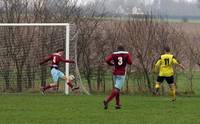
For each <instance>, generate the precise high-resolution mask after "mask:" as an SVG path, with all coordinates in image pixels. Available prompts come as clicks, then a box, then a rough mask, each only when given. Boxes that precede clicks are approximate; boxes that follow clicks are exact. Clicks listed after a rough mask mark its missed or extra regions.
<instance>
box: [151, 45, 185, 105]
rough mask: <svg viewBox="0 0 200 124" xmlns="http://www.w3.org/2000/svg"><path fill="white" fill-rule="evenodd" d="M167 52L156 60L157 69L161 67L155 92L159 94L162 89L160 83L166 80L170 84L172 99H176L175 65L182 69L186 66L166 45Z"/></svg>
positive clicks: (165, 50)
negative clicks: (178, 60)
mask: <svg viewBox="0 0 200 124" xmlns="http://www.w3.org/2000/svg"><path fill="white" fill-rule="evenodd" d="M164 52H165V54H163V55H161V57H160V59H159V60H158V61H157V62H156V65H155V70H156V71H157V70H158V69H159V75H158V78H157V82H156V84H155V91H156V92H155V93H156V94H158V91H159V89H160V84H161V83H162V82H163V81H164V80H166V81H167V83H168V84H169V88H170V94H172V101H175V100H176V87H175V84H174V70H173V65H178V66H179V67H181V68H182V69H184V66H183V65H182V64H180V63H179V62H177V60H176V59H175V57H174V56H173V55H172V54H171V53H170V48H169V47H168V46H166V47H165V48H164Z"/></svg>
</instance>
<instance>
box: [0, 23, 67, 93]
mask: <svg viewBox="0 0 200 124" xmlns="http://www.w3.org/2000/svg"><path fill="white" fill-rule="evenodd" d="M30 26H36V27H54V26H57V27H60V26H62V27H65V52H66V53H65V55H66V56H65V58H66V59H67V60H68V59H69V54H70V53H69V52H70V51H69V49H70V48H69V45H70V24H69V23H1V24H0V27H30ZM65 74H66V76H69V64H68V63H66V64H65ZM65 94H66V95H68V94H69V87H68V85H67V84H66V83H65Z"/></svg>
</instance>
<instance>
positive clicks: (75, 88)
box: [59, 71, 79, 91]
mask: <svg viewBox="0 0 200 124" xmlns="http://www.w3.org/2000/svg"><path fill="white" fill-rule="evenodd" d="M59 77H61V78H62V79H64V80H65V81H66V83H67V85H68V86H69V87H70V88H71V89H72V91H74V90H77V89H79V87H78V86H77V87H75V86H74V85H73V84H72V81H73V80H74V79H75V77H74V75H69V76H66V75H64V73H62V72H61V71H60V74H59Z"/></svg>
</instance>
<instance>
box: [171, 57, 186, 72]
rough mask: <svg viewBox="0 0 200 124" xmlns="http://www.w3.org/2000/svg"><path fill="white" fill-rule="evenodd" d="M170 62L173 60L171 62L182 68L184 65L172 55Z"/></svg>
mask: <svg viewBox="0 0 200 124" xmlns="http://www.w3.org/2000/svg"><path fill="white" fill-rule="evenodd" d="M172 62H173V64H176V65H178V66H179V67H180V68H182V69H183V70H184V69H185V67H184V66H183V65H182V64H181V63H179V62H178V61H177V60H176V59H175V58H174V57H173V59H172Z"/></svg>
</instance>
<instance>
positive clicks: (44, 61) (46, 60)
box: [40, 55, 52, 65]
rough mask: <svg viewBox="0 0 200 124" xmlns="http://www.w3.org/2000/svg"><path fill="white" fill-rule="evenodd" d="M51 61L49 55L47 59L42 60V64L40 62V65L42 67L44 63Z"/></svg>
mask: <svg viewBox="0 0 200 124" xmlns="http://www.w3.org/2000/svg"><path fill="white" fill-rule="evenodd" d="M51 59H52V56H51V55H49V56H48V58H46V59H45V60H43V61H42V62H40V65H42V64H44V63H46V62H48V61H49V60H51Z"/></svg>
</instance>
